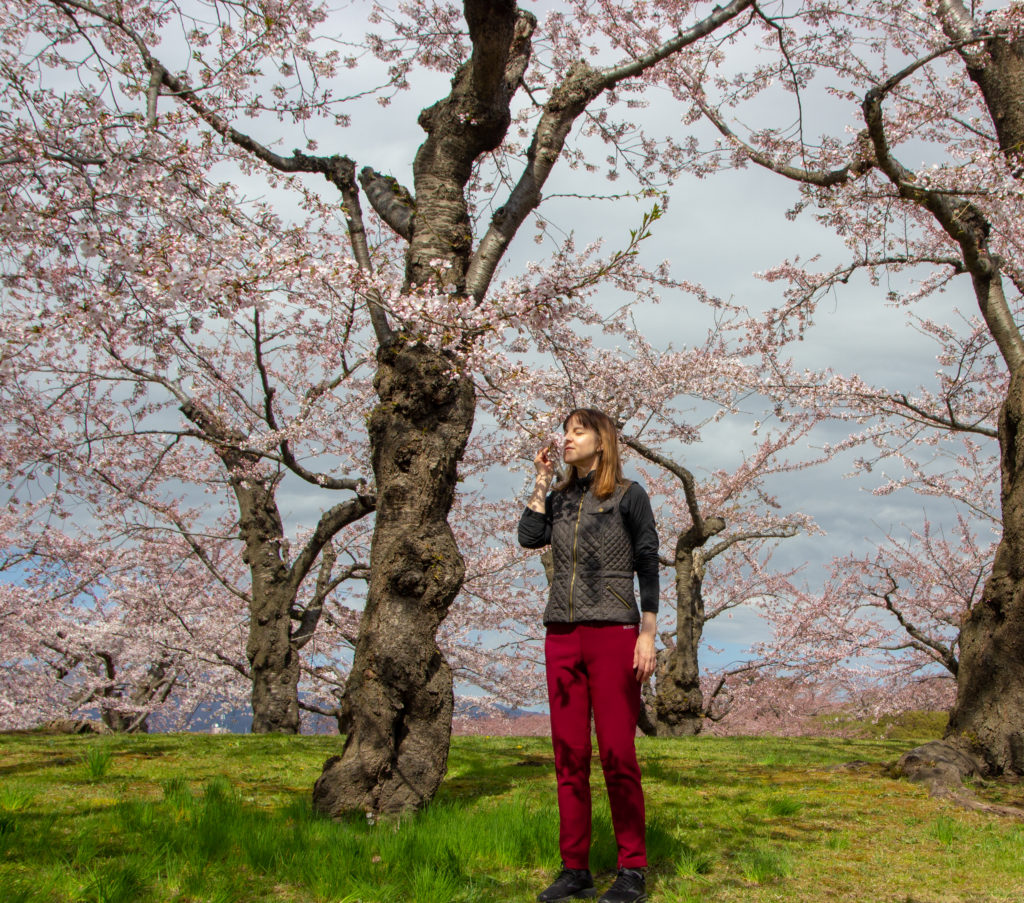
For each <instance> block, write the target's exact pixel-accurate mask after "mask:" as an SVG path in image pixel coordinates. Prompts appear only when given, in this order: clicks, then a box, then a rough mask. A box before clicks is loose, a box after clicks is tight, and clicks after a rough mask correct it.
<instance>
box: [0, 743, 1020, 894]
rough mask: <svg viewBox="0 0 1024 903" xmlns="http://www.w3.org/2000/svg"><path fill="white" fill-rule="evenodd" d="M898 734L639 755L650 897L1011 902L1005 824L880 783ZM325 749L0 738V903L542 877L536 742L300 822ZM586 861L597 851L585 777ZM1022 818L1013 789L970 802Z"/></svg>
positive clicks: (541, 772)
mask: <svg viewBox="0 0 1024 903" xmlns="http://www.w3.org/2000/svg"><path fill="white" fill-rule="evenodd" d="M915 739H922V740H923V739H928V737H927V736H921V737H918V738H905V737H903V738H901V739H891V738H890V739H880V738H866V739H835V738H827V739H815V738H796V739H780V738H772V737H753V738H746V737H704V738H698V739H685V740H653V739H643V740H640V741H639V750H640V757H641V766H642V768H643V771H644V782H645V788H646V791H647V812H648V822H649V839H648V843H649V854H650V860H651V868H650V870H649V881H648V885H649V888H650V895H651V901H652V903H684V901H687V903H688V901H697V900H700V901H722V903H726V901H730V903H731V901H744V903H766V901H782V900H785V901H828V903H840V901H849V903H868V901H871V903H874V901H893V903H906V901H914V903H953V901H959V903H982V901H996V900H999V901H1018V900H1021V899H1024V825H1022V824H1021V823H1019V822H1014V821H1009V820H1005V819H998V818H995V817H992V816H982V815H978V814H973V813H967V812H964V811H961V810H960V809H958V808H956V807H955V806H954V805H953V804H951V803H949V802H946V801H940V800H933V799H930V798H929V797H928V796H927V794H926V793H925V791H924V790H923V789H921V788H920V787H917V786H914V785H911V784H909V783H906V782H903V781H899V780H895V779H893V778H891V777H890V776H888V774H887V772H886V770H885V763H886V762H888V761H892V760H894V759H895V758H896V757H897V756H898V754H899V752H900V751H902V750H904V749H906V748H907V747H908V746H909V745H911V743H913V742H914V740H915ZM339 747H340V742H339V740H338V738H337V737H322V736H320V737H280V736H272V737H267V736H237V735H218V736H206V735H186V734H178V735H169V734H164V735H150V736H138V737H92V738H88V737H68V736H45V735H35V734H0V900H2V901H4V903H18V901H40V903H42V901H45V903H63V901H78V900H82V901H96V903H99V901H103V903H120V901H124V903H127V901H132V903H135V901H149V900H153V901H181V903H184V901H211V903H234V901H237V903H250V901H251V903H259V901H296V903H298V901H302V903H306V901H310V903H312V901H324V903H356V901H361V903H391V901H394V903H398V901H402V903H405V901H417V903H461V901H467V903H468V901H523V903H526V901H530V900H533V899H534V898H535V895H536V893H537V891H538V890H539V889H540V888H541V887H543V886H545V884H546V883H547V881H548V880H549V879H550V876H551V875H552V874H553V873H554V871H555V870H556V869H557V867H558V851H557V844H556V838H557V813H556V809H555V794H554V776H553V775H554V772H553V765H552V757H551V751H550V745H549V741H548V740H546V739H543V738H514V737H513V738H509V737H502V738H493V737H491V738H488V737H459V738H456V740H455V741H454V744H453V747H452V753H451V757H450V760H449V772H448V778H447V780H446V781H445V783H444V785H443V787H442V790H441V792H440V794H439V795H438V797H437V799H436V801H435V802H434V804H433V805H432V806H431V807H430V808H429V809H428V810H427V811H426V812H423V813H421V814H420V815H418V816H416V817H412V818H407V819H404V820H402V821H401V822H384V823H379V824H370V823H368V821H367V819H366V818H364V817H362V816H358V817H354V818H351V819H349V820H347V821H343V822H332V821H330V820H326V819H322V818H318V817H316V816H315V815H314V814H313V813H312V811H311V808H310V790H311V787H312V784H313V781H314V780H315V778H316V776H317V775H318V774H319V772H320V767H321V765H322V763H323V760H324V758H326V757H327V756H328V755H330V754H333V753H335V752H337V751H338V750H339ZM593 765H594V767H593V778H592V780H593V788H594V799H595V802H596V806H595V835H596V842H595V846H594V849H593V852H592V859H591V862H592V867H593V868H594V871H595V872H596V873H597V875H598V884H599V886H604V885H607V884H608V883H610V880H611V877H612V873H613V870H614V867H615V848H614V841H613V838H612V832H611V826H610V822H609V816H608V809H607V804H606V803H605V801H604V787H603V782H602V779H601V776H600V766H599V764H598V762H597V761H596V759H595V761H594V763H593ZM980 792H981V793H982V794H983V795H985V796H986V798H988V799H992V800H998V801H1000V802H1004V803H1024V787H1020V786H1016V785H994V786H991V787H988V788H980Z"/></svg>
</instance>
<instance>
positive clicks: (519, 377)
mask: <svg viewBox="0 0 1024 903" xmlns="http://www.w3.org/2000/svg"><path fill="white" fill-rule="evenodd" d="M644 275H645V276H646V279H647V283H646V285H648V286H651V285H654V286H658V287H660V288H662V289H667V290H673V291H676V290H680V289H690V290H695V291H696V292H697V294H698V296H699V297H700V298H701V300H703V301H705V302H708V303H714V304H715V305H716V306H717V307H718V308H719V311H718V318H717V322H716V324H715V325H714V326H713V327H712V328H711V329H710V331H709V332H708V334H707V335H706V336H705V338H704V340H703V341H702V342H701V343H699V344H695V345H694V346H691V347H687V348H684V349H683V350H680V351H676V350H673V349H672V348H667V349H660V350H659V349H656V348H655V347H654V346H653V345H652V344H651V342H649V341H648V340H646V339H645V338H644V337H643V336H642V335H640V334H639V333H638V332H637V330H635V329H633V328H631V317H630V310H631V306H630V305H627V306H624V307H623V308H622V309H620V310H618V311H616V312H614V313H613V314H612V315H611V316H605V317H601V316H600V315H598V314H597V312H596V311H593V312H592V313H591V314H590V315H589V316H582V315H581V319H583V320H584V321H585V322H588V323H589V324H590V325H591V327H600V329H599V331H598V330H597V329H596V328H595V329H594V330H593V331H594V334H593V335H587V334H581V333H580V332H579V331H578V329H577V330H575V331H573V332H572V333H571V334H570V333H569V325H568V324H561V323H556V324H542V325H541V326H540V327H539V328H534V330H533V336H534V337H533V342H532V343H531V347H533V348H546V349H548V350H549V353H550V354H551V355H552V357H553V358H554V362H555V363H554V367H552V368H551V369H547V368H540V367H537V366H535V367H534V368H533V369H532V371H531V373H530V374H529V375H528V376H527V375H526V374H523V373H520V372H518V371H517V370H515V369H514V368H509V369H507V370H506V371H505V373H504V374H503V375H498V374H495V375H494V376H493V377H492V378H491V379H490V381H489V383H488V385H487V387H486V388H482V389H481V394H482V395H486V396H487V400H488V403H489V404H492V405H493V406H494V408H495V416H496V417H497V418H498V420H499V422H500V423H501V424H502V425H504V426H506V427H507V428H509V429H512V430H516V431H517V432H518V434H519V437H520V438H519V441H517V442H515V443H512V444H510V446H509V448H508V450H507V452H506V456H505V459H506V460H507V461H508V463H509V465H513V464H515V463H518V464H519V466H522V459H525V460H527V461H530V460H532V459H533V456H534V454H535V452H536V447H537V446H538V445H540V444H543V442H545V441H552V442H555V443H557V441H558V439H559V434H558V431H559V430H560V427H561V418H562V417H564V414H565V412H566V411H568V410H571V409H572V408H574V407H587V406H594V407H598V408H601V409H602V410H605V411H606V412H608V413H609V414H610V416H612V417H613V418H614V419H615V420H616V422H617V423H618V424H619V428H620V431H621V436H622V441H623V443H624V452H625V453H626V455H627V456H628V458H627V459H628V461H629V462H630V464H631V466H632V467H635V468H636V469H637V470H639V471H640V474H641V476H642V477H643V482H644V484H645V486H646V488H647V490H648V493H649V494H650V495H651V497H652V500H653V502H654V505H655V513H656V517H657V522H658V530H659V535H660V537H661V540H662V550H663V551H662V556H661V563H662V565H663V566H664V567H665V568H668V569H669V570H670V572H671V573H672V576H673V579H672V581H671V582H669V583H667V586H666V592H665V593H664V602H665V603H666V605H665V607H666V608H667V609H668V611H669V612H670V613H671V612H674V615H675V623H674V624H671V625H670V626H668V627H666V628H665V629H664V630H663V631H662V632H661V635H660V636H661V641H662V646H663V648H661V650H660V651H659V653H658V668H657V672H656V675H655V684H654V689H653V690H652V689H651V687H648V688H646V691H645V695H646V698H647V711H646V713H645V717H644V719H643V722H642V727H643V728H644V730H645V731H646V732H648V733H651V734H659V735H668V736H677V735H685V734H694V733H697V732H699V731H700V730H701V729H702V726H703V725H704V724H705V723H706V721H707V720H708V719H709V718H711V719H719V718H721V717H724V715H725V714H726V712H727V710H728V705H727V704H723V700H724V699H725V698H726V697H727V696H728V695H729V691H727V684H728V682H729V678H730V677H731V676H734V675H729V674H723V675H719V676H718V680H717V681H716V682H715V684H714V685H713V686H712V687H711V688H710V691H709V692H707V693H705V687H702V675H701V671H700V667H699V662H698V651H699V648H700V645H701V642H702V636H703V631H704V626H705V623H706V622H707V621H708V620H710V619H712V618H715V617H718V616H722V615H727V614H728V613H729V612H731V611H732V610H733V609H735V608H737V607H739V606H742V605H749V604H752V603H754V602H756V601H757V600H759V599H761V598H763V597H765V596H769V595H786V594H787V593H789V591H790V579H791V578H792V576H793V574H792V573H791V572H790V571H782V570H778V569H776V568H774V567H773V566H772V565H771V553H772V548H773V546H774V545H775V544H776V543H777V542H778V541H779V540H781V539H784V538H788V537H793V536H795V535H797V534H798V533H804V534H814V533H815V532H818V531H817V529H816V527H815V526H814V523H813V521H812V520H811V518H809V517H808V516H806V515H804V514H801V513H799V512H792V513H782V512H781V510H780V507H781V506H780V505H779V503H778V501H777V500H776V499H775V498H774V496H773V493H772V492H771V491H770V486H771V482H772V479H773V478H774V477H777V476H779V475H781V474H785V473H791V472H795V471H798V470H801V469H803V468H806V467H810V466H813V465H814V464H815V463H820V461H821V460H824V459H825V458H826V457H827V455H824V456H822V455H816V456H814V457H809V456H808V455H807V454H806V453H805V451H804V449H803V446H804V444H805V440H806V439H807V437H808V435H809V434H810V433H811V431H812V430H813V429H814V427H815V425H816V424H817V423H818V422H820V420H821V419H822V417H823V416H826V413H825V412H823V411H821V410H809V411H807V412H805V413H803V414H795V415H794V414H790V415H788V417H787V420H786V421H785V422H783V421H781V420H778V419H777V418H776V416H775V414H774V413H773V412H772V404H771V400H770V398H768V397H767V396H766V395H765V393H766V392H767V391H768V390H769V389H770V387H771V386H772V385H773V384H774V382H775V380H776V374H777V372H778V368H779V366H780V363H779V361H778V359H777V356H775V355H772V354H766V353H764V351H765V349H764V348H762V349H757V348H754V347H752V346H751V345H750V344H749V343H748V342H747V340H746V336H745V325H746V323H747V319H748V315H746V314H744V313H743V312H741V311H738V310H731V311H728V310H726V309H725V305H723V304H722V302H720V301H717V300H716V299H713V298H709V297H707V296H706V294H705V293H703V292H702V291H700V290H699V288H698V287H694V286H688V285H686V284H685V283H678V282H675V281H674V280H672V279H671V278H670V277H669V275H668V273H667V270H666V269H665V268H659V269H657V270H654V271H651V272H647V273H645V274H644ZM643 297H644V300H645V301H650V292H649V290H648V289H645V291H644V295H643ZM612 341H619V342H621V344H619V345H616V347H614V348H611V347H608V346H609V345H610V343H611V342H612ZM766 408H767V411H768V413H767V414H765V413H763V411H764V410H765V409H766ZM780 410H781V408H780ZM722 421H733V422H739V423H741V424H743V427H742V428H743V429H744V431H745V432H747V433H751V434H753V435H752V438H751V439H750V441H749V447H748V448H744V449H742V457H741V459H740V460H739V461H737V462H735V463H730V464H729V465H728V466H726V465H724V464H723V466H721V467H718V468H715V469H714V470H713V471H712V472H710V473H709V474H707V475H706V476H705V477H703V478H701V479H698V478H696V477H695V475H694V472H693V470H692V469H690V468H688V467H687V466H685V464H684V463H683V462H684V461H685V460H686V458H687V457H688V455H687V452H686V448H687V446H689V445H692V444H696V443H699V442H703V443H711V442H713V441H714V440H713V439H712V438H711V437H712V436H713V435H714V430H715V428H716V426H717V425H718V424H719V423H721V422H722ZM735 452H736V449H733V448H730V449H729V450H728V454H726V453H725V452H724V451H723V457H729V456H735ZM542 560H543V556H542ZM549 568H550V562H545V569H546V570H547V569H549ZM709 573H710V574H711V575H712V576H711V578H710V579H709V580H708V584H709V585H710V592H708V591H706V590H705V579H706V578H707V577H708V575H709ZM538 616H539V607H538V606H535V612H534V618H535V620H537V619H538ZM664 617H665V616H664V615H662V618H663V619H664ZM669 617H670V618H671V614H670V615H669ZM758 667H760V665H759V664H753V663H749V662H748V663H745V664H744V665H742V666H741V668H740V669H738V670H736V671H735V673H737V674H738V673H748V672H749V671H751V670H754V669H756V668H758ZM705 683H706V681H705Z"/></svg>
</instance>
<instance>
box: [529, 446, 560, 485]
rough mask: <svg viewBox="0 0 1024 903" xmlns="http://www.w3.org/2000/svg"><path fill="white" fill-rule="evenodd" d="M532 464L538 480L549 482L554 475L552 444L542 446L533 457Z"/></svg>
mask: <svg viewBox="0 0 1024 903" xmlns="http://www.w3.org/2000/svg"><path fill="white" fill-rule="evenodd" d="M533 466H534V467H535V468H536V469H537V478H538V481H539V480H544V482H545V483H548V484H549V483H550V482H551V480H552V479H553V478H554V476H555V461H554V446H552V445H550V444H548V445H545V446H543V447H542V448H541V450H540V451H539V452H537V454H536V456H535V457H534V459H533Z"/></svg>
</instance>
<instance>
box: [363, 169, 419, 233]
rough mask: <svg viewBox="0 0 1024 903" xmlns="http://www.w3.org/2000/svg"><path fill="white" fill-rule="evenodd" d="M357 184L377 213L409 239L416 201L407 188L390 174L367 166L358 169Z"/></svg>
mask: <svg viewBox="0 0 1024 903" xmlns="http://www.w3.org/2000/svg"><path fill="white" fill-rule="evenodd" d="M359 184H360V185H362V186H363V191H365V192H366V199H367V200H368V201H369V202H370V206H371V207H373V209H374V210H375V211H376V212H377V215H378V216H379V217H380V218H381V219H382V220H384V222H386V223H387V224H388V225H389V226H390V227H391V228H392V229H394V230H395V232H397V233H398V234H399V235H400V236H401V237H402V238H404V239H405V240H406V241H411V240H412V230H413V219H414V217H415V215H416V202H415V201H414V200H413V197H412V194H411V193H410V192H409V189H407V188H405V187H404V186H403V185H401V184H399V182H398V180H397V179H395V178H393V177H392V176H385V175H381V174H380V173H379V172H377V171H376V170H374V169H372V168H370V167H369V166H364V167H363V169H362V170H361V171H360V173H359Z"/></svg>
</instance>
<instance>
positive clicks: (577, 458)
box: [562, 417, 601, 475]
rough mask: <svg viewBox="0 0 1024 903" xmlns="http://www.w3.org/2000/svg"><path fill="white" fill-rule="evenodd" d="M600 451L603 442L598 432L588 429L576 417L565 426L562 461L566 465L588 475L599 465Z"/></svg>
mask: <svg viewBox="0 0 1024 903" xmlns="http://www.w3.org/2000/svg"><path fill="white" fill-rule="evenodd" d="M600 449H601V440H600V437H599V436H598V435H597V431H596V430H591V429H587V427H585V426H584V425H583V424H582V423H580V421H579V419H578V418H576V417H573V418H572V419H571V420H570V421H569V422H568V423H567V424H566V425H565V445H564V447H563V449H562V460H564V461H565V463H566V464H571V465H573V466H574V467H575V468H576V469H577V471H579V472H580V473H582V474H584V475H586V474H587V473H589V472H590V471H591V470H592V469H593V468H594V465H595V464H596V463H597V453H598V451H600Z"/></svg>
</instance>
